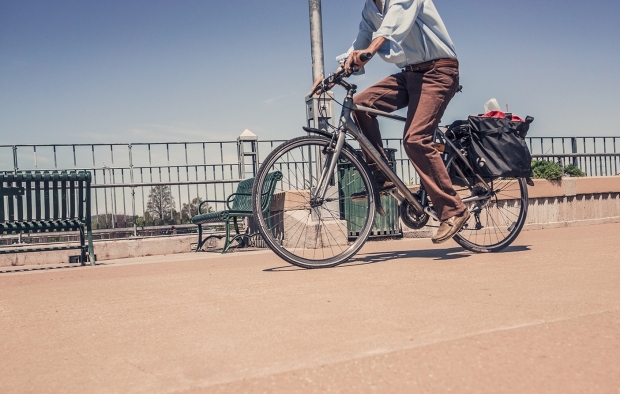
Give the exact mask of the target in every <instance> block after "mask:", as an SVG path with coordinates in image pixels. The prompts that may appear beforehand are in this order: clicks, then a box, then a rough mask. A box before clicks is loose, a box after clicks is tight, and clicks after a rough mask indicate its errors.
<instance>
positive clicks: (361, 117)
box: [353, 73, 409, 187]
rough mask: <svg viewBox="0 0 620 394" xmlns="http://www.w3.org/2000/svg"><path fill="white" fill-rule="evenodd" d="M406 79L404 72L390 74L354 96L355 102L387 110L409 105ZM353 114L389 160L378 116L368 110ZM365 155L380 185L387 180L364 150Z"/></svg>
mask: <svg viewBox="0 0 620 394" xmlns="http://www.w3.org/2000/svg"><path fill="white" fill-rule="evenodd" d="M406 82H407V81H406V79H405V77H404V75H403V73H398V74H394V75H390V76H389V77H387V78H384V79H383V80H381V81H379V82H378V83H376V84H374V85H373V86H371V87H369V88H368V89H366V90H364V91H363V92H361V93H359V94H358V95H356V96H355V97H354V98H353V102H354V103H355V104H357V105H361V106H364V107H369V108H374V109H378V110H380V111H385V112H393V111H396V110H397V109H401V108H404V107H406V106H407V102H408V101H409V94H408V93H407V86H406ZM353 116H354V117H355V120H356V121H357V124H358V125H359V127H360V130H361V131H362V133H364V135H365V136H366V138H368V140H369V141H370V143H371V144H372V145H373V146H374V147H375V149H377V150H378V151H379V153H381V155H382V156H383V157H384V158H385V160H386V161H387V155H386V154H385V151H384V150H383V141H382V140H381V131H380V130H379V122H378V121H377V117H376V116H374V115H370V114H368V113H366V112H354V113H353ZM364 157H365V158H366V161H367V162H368V165H369V167H370V169H371V170H372V172H373V174H374V176H375V178H376V179H377V183H378V184H379V187H381V185H382V184H383V183H384V182H385V181H386V180H387V179H386V178H385V176H384V175H383V173H382V172H381V171H380V170H379V168H378V167H377V165H376V164H374V163H373V162H372V161H370V158H369V156H368V155H367V154H366V152H364Z"/></svg>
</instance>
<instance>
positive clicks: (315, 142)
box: [252, 69, 528, 268]
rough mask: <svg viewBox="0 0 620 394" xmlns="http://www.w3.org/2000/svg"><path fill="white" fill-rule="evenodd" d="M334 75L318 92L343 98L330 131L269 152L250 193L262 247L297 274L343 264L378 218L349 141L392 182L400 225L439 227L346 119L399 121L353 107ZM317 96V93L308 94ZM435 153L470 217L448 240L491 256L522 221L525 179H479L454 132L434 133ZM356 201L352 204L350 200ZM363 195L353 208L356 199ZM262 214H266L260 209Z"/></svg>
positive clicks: (423, 202)
mask: <svg viewBox="0 0 620 394" xmlns="http://www.w3.org/2000/svg"><path fill="white" fill-rule="evenodd" d="M346 76H348V74H347V73H346V72H345V70H343V69H341V70H339V71H337V72H336V73H334V74H332V75H330V76H329V77H327V78H325V79H324V80H323V82H322V83H321V84H320V85H319V89H318V90H319V91H320V93H319V94H320V95H324V94H326V92H327V91H328V90H330V89H331V87H332V86H335V85H338V86H340V87H342V88H344V89H345V90H346V96H345V98H344V100H343V102H342V103H341V104H340V105H341V106H342V111H341V114H340V118H339V124H338V126H337V127H334V126H331V125H329V127H331V128H332V129H333V131H327V130H322V129H316V128H310V127H303V129H304V130H305V131H306V132H307V133H308V135H307V136H300V137H297V138H294V139H291V140H289V141H287V142H285V143H283V144H282V145H280V146H278V147H277V148H275V149H274V150H273V151H272V152H271V153H270V154H269V156H268V157H267V158H266V159H265V160H264V162H263V163H262V165H261V166H260V168H259V170H258V172H257V174H256V179H255V183H254V188H253V192H252V205H253V220H254V223H256V226H257V227H258V231H259V232H260V234H261V236H262V237H263V239H264V241H265V243H266V244H267V245H268V246H269V247H270V248H271V249H272V250H273V251H274V252H275V253H276V254H277V255H278V256H280V257H281V258H282V259H284V260H285V261H287V262H288V263H290V264H293V265H295V266H298V267H303V268H327V267H333V266H336V265H339V264H342V263H344V262H346V261H347V260H348V259H350V258H351V257H352V256H353V255H355V253H357V252H358V251H359V250H360V249H361V248H362V246H363V245H364V244H365V242H366V241H367V239H368V237H369V234H370V232H371V230H372V226H373V222H374V219H375V215H376V213H377V212H379V214H384V212H383V209H382V207H381V204H380V194H379V190H378V187H377V184H376V182H375V180H374V177H373V176H372V173H371V171H370V169H369V167H368V165H367V163H366V162H365V161H364V159H363V158H362V157H361V156H360V155H359V154H358V152H357V151H356V150H355V149H354V148H353V147H352V146H351V145H350V144H349V143H348V142H347V136H348V135H350V136H351V137H352V138H353V139H355V140H357V142H358V144H359V145H360V147H362V148H363V149H364V150H365V151H366V153H367V154H368V155H369V156H370V157H371V158H372V159H373V160H374V162H375V163H376V164H377V166H378V167H379V168H380V169H381V170H382V171H383V172H384V173H385V175H386V177H387V178H388V179H389V180H391V181H392V182H393V183H394V185H395V186H396V187H395V188H393V189H391V190H390V191H388V192H386V193H387V194H388V195H390V196H392V197H393V198H395V199H396V200H397V201H398V204H399V211H400V217H401V220H402V223H403V224H404V225H405V226H407V227H410V228H412V229H420V228H422V227H424V226H425V225H426V224H427V222H428V221H429V219H430V218H434V219H435V220H439V218H438V217H437V214H436V213H435V211H434V210H433V208H432V202H431V201H430V200H429V198H428V195H427V193H426V191H425V190H424V186H423V185H420V188H419V190H418V191H417V192H415V193H414V192H412V191H411V190H410V189H409V188H408V187H407V186H406V185H405V184H404V183H403V181H402V180H401V179H400V178H399V177H398V176H397V174H396V173H395V172H393V171H392V169H391V168H390V166H389V163H388V162H386V161H385V159H384V158H383V157H382V155H381V154H380V153H379V152H378V151H377V150H376V149H375V148H374V147H373V146H372V145H371V144H370V142H369V141H368V139H367V138H366V137H365V136H364V134H362V133H361V131H360V130H359V128H358V126H357V125H356V124H355V122H354V121H353V119H352V117H351V111H353V110H356V111H365V112H368V113H371V114H373V115H377V116H381V117H385V118H389V119H394V120H398V121H403V122H404V121H405V120H406V119H405V118H403V117H401V116H398V115H394V114H391V113H387V112H382V111H378V110H375V109H372V108H366V107H362V106H357V105H355V104H354V103H353V96H354V94H355V93H356V90H357V86H356V85H354V84H350V83H348V82H346V81H345V80H344V78H345V77H346ZM313 93H317V91H315V92H313ZM434 140H435V144H434V147H435V149H437V150H438V151H440V152H441V154H442V158H443V160H444V164H445V165H446V168H447V169H448V171H449V173H450V174H451V176H452V177H453V183H454V184H455V189H456V190H457V192H458V193H459V194H461V195H462V200H463V202H464V203H465V204H466V206H467V208H468V209H469V210H470V213H471V217H470V219H469V221H468V222H467V223H466V224H465V226H464V227H463V229H462V230H461V231H460V232H459V233H457V234H456V235H455V236H454V238H453V239H454V240H455V241H456V242H457V243H458V244H459V245H461V246H462V247H463V248H465V249H467V250H469V251H472V252H498V251H500V250H502V249H504V248H506V247H507V246H509V245H510V244H511V243H512V242H513V241H514V240H515V239H516V237H517V236H518V235H519V233H520V232H521V229H522V228H523V225H524V223H525V219H526V216H527V207H528V194H527V185H526V179H525V178H512V179H511V178H498V179H484V178H482V177H481V176H479V175H478V174H476V171H475V170H474V168H472V166H471V165H470V163H469V161H468V160H467V157H466V155H467V151H466V149H465V144H466V142H467V141H466V140H467V136H466V135H465V134H464V132H463V130H462V129H461V128H459V127H453V128H450V127H446V128H445V129H444V130H441V129H440V128H438V129H437V130H436V132H435V136H434ZM273 171H280V172H281V173H282V179H281V180H280V181H279V182H278V184H277V187H276V190H275V193H274V196H273V200H271V199H270V200H269V201H267V200H266V198H268V197H266V196H267V193H263V192H262V191H263V190H264V189H265V188H266V187H267V182H266V178H267V174H269V173H270V172H273ZM352 194H355V195H356V198H355V201H353V200H352V198H351V195H352ZM360 195H363V196H365V197H366V198H362V199H361V201H360V198H359V196H360ZM265 207H266V208H265Z"/></svg>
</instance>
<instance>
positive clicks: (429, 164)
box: [403, 67, 466, 221]
mask: <svg viewBox="0 0 620 394" xmlns="http://www.w3.org/2000/svg"><path fill="white" fill-rule="evenodd" d="M406 78H407V88H408V89H407V90H408V93H409V108H408V113H407V123H406V125H405V133H404V137H403V145H404V148H405V151H406V152H407V155H408V156H409V158H410V159H411V161H412V162H413V165H414V167H415V168H416V170H417V172H418V174H419V175H420V180H421V182H422V184H423V185H424V187H425V189H426V191H427V192H428V194H429V197H430V199H431V201H432V202H433V206H434V208H435V211H436V212H437V214H438V215H439V218H440V219H441V220H442V221H444V220H446V219H449V218H452V217H454V216H455V215H459V214H461V213H463V212H464V211H465V210H466V207H465V205H464V204H463V202H462V201H461V199H460V197H459V196H458V194H457V193H456V191H455V190H454V187H453V186H452V182H451V181H450V176H449V175H448V171H447V170H446V167H445V165H444V163H443V160H442V158H441V156H440V154H439V152H437V151H436V150H435V148H433V146H432V143H433V133H434V131H435V129H436V128H437V126H438V125H439V121H440V120H441V117H442V116H443V113H444V111H445V110H446V107H447V106H448V103H449V102H450V100H451V99H452V97H454V94H455V93H456V90H457V88H458V84H459V74H458V69H457V68H452V67H441V68H435V69H431V70H429V71H427V72H407V73H406Z"/></svg>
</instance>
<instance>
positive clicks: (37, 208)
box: [34, 182, 41, 220]
mask: <svg viewBox="0 0 620 394" xmlns="http://www.w3.org/2000/svg"><path fill="white" fill-rule="evenodd" d="M34 199H35V201H34V207H35V211H36V215H35V219H36V220H41V182H35V183H34Z"/></svg>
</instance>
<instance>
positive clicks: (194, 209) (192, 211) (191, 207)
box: [181, 197, 213, 223]
mask: <svg viewBox="0 0 620 394" xmlns="http://www.w3.org/2000/svg"><path fill="white" fill-rule="evenodd" d="M201 201H202V199H201V198H200V197H196V198H194V199H193V200H192V201H191V202H190V203H189V204H183V208H181V223H189V222H190V221H191V219H192V217H194V215H198V214H199V213H209V212H213V207H211V206H210V205H203V207H202V212H198V206H199V205H200V203H201Z"/></svg>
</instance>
